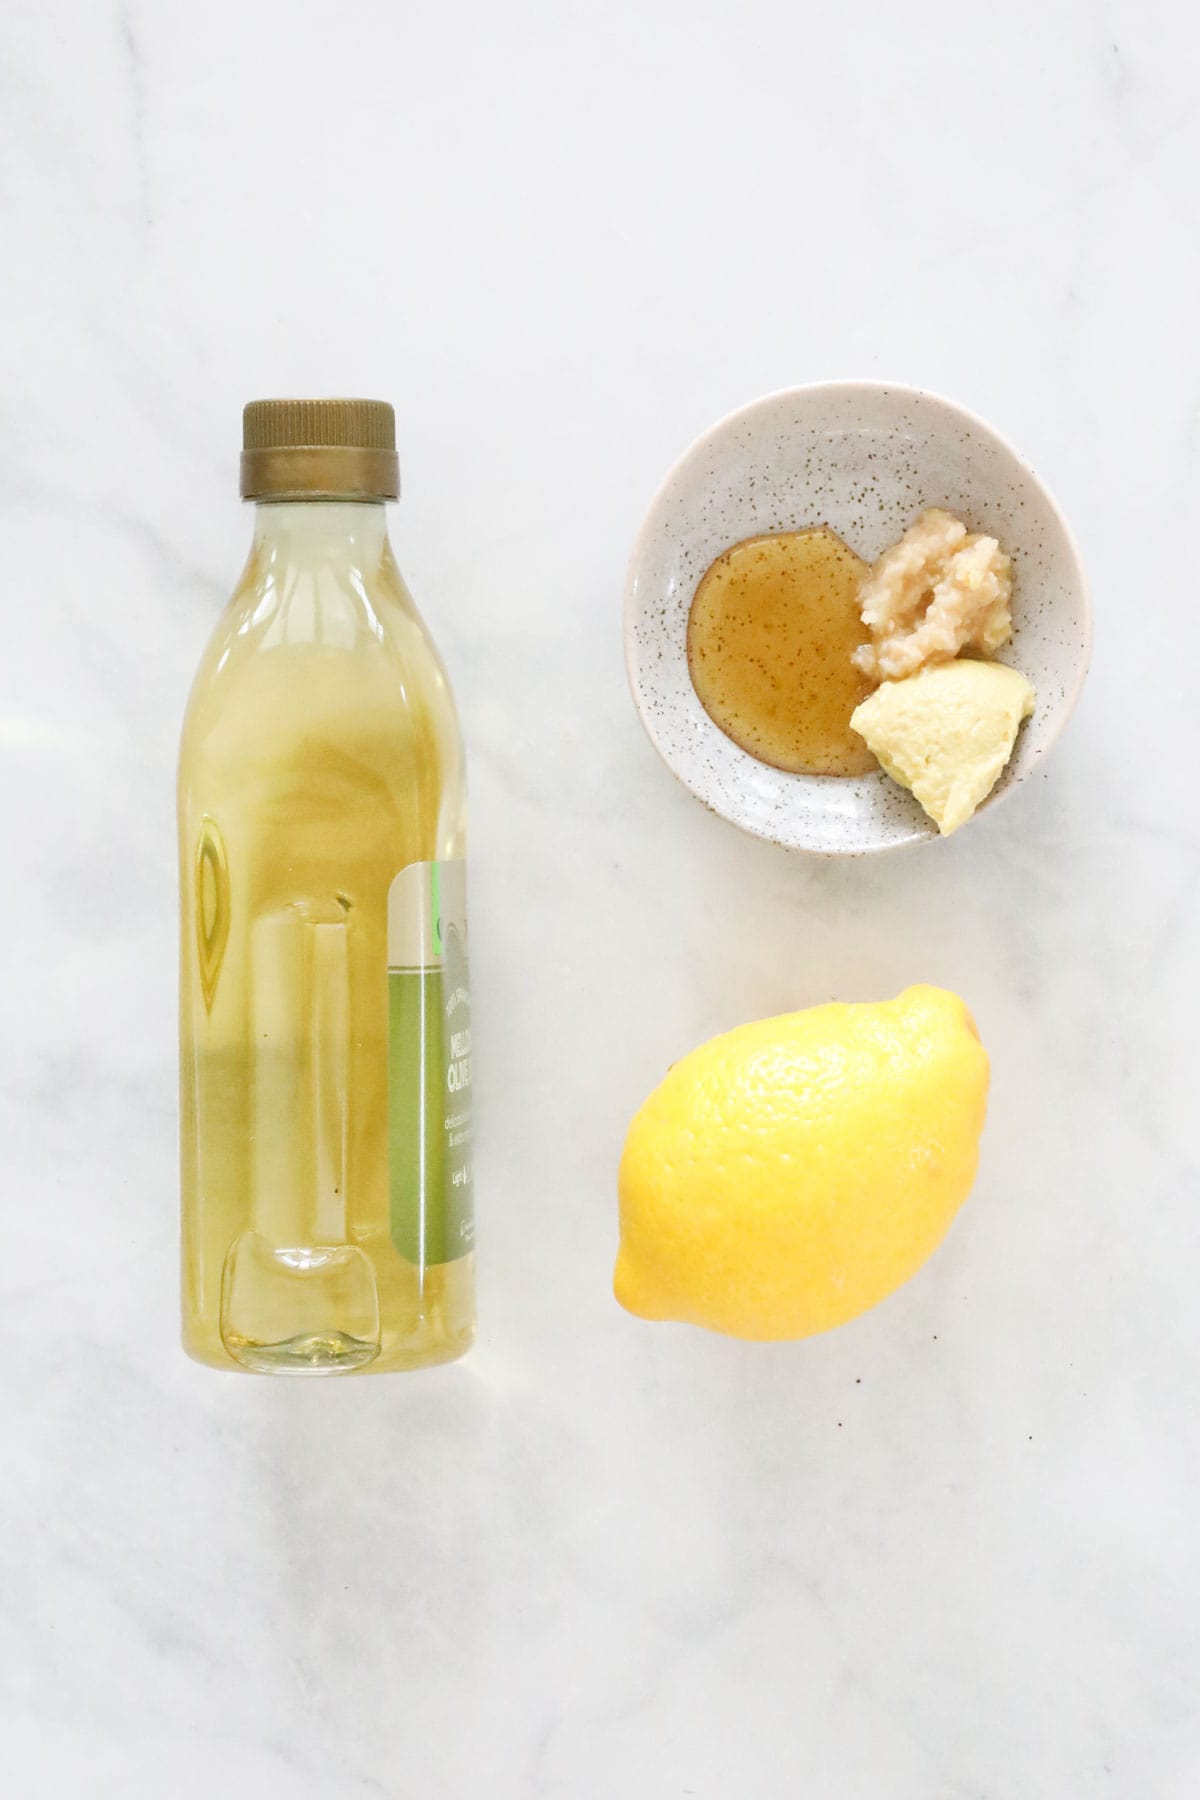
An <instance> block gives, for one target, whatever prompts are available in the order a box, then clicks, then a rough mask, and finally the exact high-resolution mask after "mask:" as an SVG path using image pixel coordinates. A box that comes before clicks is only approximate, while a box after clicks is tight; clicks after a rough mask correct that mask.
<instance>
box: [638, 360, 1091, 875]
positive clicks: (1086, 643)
mask: <svg viewBox="0 0 1200 1800" xmlns="http://www.w3.org/2000/svg"><path fill="white" fill-rule="evenodd" d="M836 392H842V393H868V392H871V393H877V394H879V393H886V394H896V395H899V396H901V397H904V396H907V397H908V398H910V399H913V400H917V401H921V402H924V401H928V400H931V401H933V402H934V404H935V405H937V406H941V407H944V408H945V409H946V411H947V412H949V413H952V414H953V415H955V416H956V417H957V418H959V419H961V420H962V421H963V422H964V423H965V424H966V425H969V426H971V427H972V428H973V429H974V430H976V431H979V432H982V433H983V435H984V436H985V437H986V438H990V439H991V440H992V442H993V443H995V444H997V445H998V446H999V447H1000V448H1001V449H1002V450H1004V451H1006V452H1007V454H1008V455H1009V456H1010V457H1011V458H1012V460H1013V461H1014V462H1015V463H1016V464H1017V465H1018V467H1019V468H1021V469H1022V470H1023V471H1024V473H1025V474H1026V475H1027V476H1028V477H1029V479H1030V480H1031V481H1033V482H1034V483H1035V484H1036V486H1037V487H1038V488H1039V489H1040V490H1041V492H1042V494H1043V496H1044V497H1045V500H1046V503H1047V505H1048V506H1049V508H1050V511H1051V513H1052V515H1053V517H1054V519H1055V521H1056V523H1057V525H1058V527H1059V529H1060V531H1061V532H1062V535H1063V540H1064V542H1065V544H1066V547H1067V550H1068V551H1069V553H1070V557H1071V561H1072V563H1073V565H1074V569H1075V573H1076V577H1077V583H1078V593H1079V603H1080V627H1081V643H1080V651H1079V656H1078V658H1077V659H1076V662H1075V665H1074V668H1073V671H1072V677H1071V681H1070V683H1069V685H1065V686H1064V691H1063V697H1062V700H1061V701H1060V702H1059V704H1058V706H1057V707H1055V709H1054V712H1053V714H1052V715H1051V718H1050V720H1049V721H1048V722H1047V725H1046V731H1047V736H1046V738H1045V739H1044V741H1043V743H1042V745H1041V747H1040V749H1039V750H1038V752H1037V755H1036V757H1035V759H1034V761H1033V762H1032V763H1031V764H1030V765H1029V767H1028V768H1026V769H1023V770H1022V771H1021V773H1020V774H1019V775H1018V776H1017V777H1016V779H1015V780H1013V781H1009V782H1006V783H1005V785H1004V786H1003V787H1002V788H1001V789H1000V791H999V792H998V793H996V792H993V793H991V794H989V795H988V797H987V799H986V800H984V802H983V804H982V805H981V806H980V807H979V808H978V809H977V811H976V812H975V813H973V814H972V816H971V818H970V819H968V820H967V821H966V825H964V827H963V828H962V829H964V830H965V829H966V826H969V825H972V824H974V822H975V820H976V819H977V818H978V817H979V816H980V814H981V813H984V812H988V811H990V810H991V809H992V808H993V807H995V806H1000V805H1002V804H1003V802H1004V801H1005V800H1006V799H1007V798H1008V796H1009V795H1010V794H1013V793H1015V792H1016V790H1017V789H1018V788H1019V787H1020V786H1021V784H1022V783H1023V782H1024V781H1026V780H1027V779H1028V777H1029V776H1030V775H1031V774H1032V773H1033V771H1034V769H1036V768H1037V766H1038V764H1039V763H1041V762H1042V761H1043V760H1044V758H1045V757H1046V756H1047V755H1048V754H1049V752H1050V751H1051V750H1052V749H1053V748H1054V746H1055V744H1057V742H1058V740H1059V738H1060V737H1061V736H1062V733H1063V731H1064V730H1065V728H1066V725H1067V721H1068V720H1069V719H1070V717H1071V715H1072V713H1073V712H1074V711H1075V708H1076V706H1077V705H1078V703H1079V696H1080V694H1081V692H1082V691H1083V684H1084V682H1085V681H1086V680H1087V676H1088V671H1089V670H1090V668H1091V663H1092V642H1093V611H1092V595H1091V584H1090V582H1089V580H1088V574H1087V565H1086V564H1085V562H1084V560H1083V554H1082V552H1081V550H1080V547H1079V540H1078V538H1077V537H1076V535H1075V533H1074V531H1073V530H1072V528H1071V524H1070V521H1069V520H1068V518H1067V515H1066V513H1065V512H1064V510H1063V508H1062V507H1061V505H1060V504H1059V501H1058V498H1057V496H1056V494H1055V493H1054V491H1053V489H1052V488H1051V487H1050V486H1049V485H1048V484H1047V482H1046V481H1044V480H1043V478H1042V476H1041V475H1039V474H1038V472H1037V470H1036V469H1035V468H1034V466H1033V464H1032V463H1031V462H1030V460H1029V458H1028V457H1027V456H1025V455H1024V454H1023V452H1022V451H1020V450H1018V448H1017V446H1016V445H1015V444H1014V443H1013V442H1012V440H1011V439H1010V438H1008V437H1006V436H1005V434H1004V433H1003V432H1002V431H997V429H996V427H995V426H994V425H991V424H989V423H988V421H987V420H986V419H985V418H983V417H982V416H981V415H980V414H979V413H976V412H972V410H971V409H970V407H967V406H964V405H963V404H962V403H961V401H958V400H951V399H950V398H949V397H948V396H947V395H945V394H942V393H939V392H938V391H937V390H936V389H935V388H926V387H917V386H915V385H914V384H913V383H912V382H905V381H877V380H872V379H870V378H868V377H865V376H862V377H859V376H851V377H834V378H831V379H830V380H827V381H805V382H801V383H799V384H798V385H797V386H795V387H784V388H771V389H769V390H768V392H767V393H765V394H759V395H758V396H757V398H755V399H753V400H747V401H745V402H744V403H743V404H742V405H741V406H735V407H734V408H733V409H732V411H730V412H727V413H723V414H722V415H721V417H720V418H719V419H716V420H714V422H713V423H712V424H711V425H709V426H708V427H707V428H706V429H705V430H704V431H702V432H700V433H699V435H698V436H697V437H695V438H693V439H692V441H691V443H690V444H688V445H687V447H686V448H685V449H684V450H683V451H681V452H680V454H679V455H678V456H677V457H676V458H675V460H674V462H673V463H672V464H671V465H670V467H669V468H668V470H667V472H666V474H665V475H664V476H663V478H662V480H661V481H660V482H659V484H658V486H657V487H656V488H655V490H654V493H653V495H652V496H651V498H650V501H649V504H648V505H647V507H646V509H645V511H644V513H643V514H642V520H641V524H640V525H639V526H638V529H637V532H636V534H635V536H634V540H633V547H632V549H631V550H630V553H629V558H628V561H627V563H626V567H625V584H624V591H623V600H622V608H621V628H622V637H623V640H624V646H623V647H624V656H625V677H626V680H627V682H628V684H629V691H630V694H631V695H632V698H633V703H634V707H635V708H636V710H637V715H638V718H639V719H640V720H641V724H642V729H643V731H644V732H645V734H646V736H647V737H648V738H649V740H650V743H651V744H652V746H653V748H654V751H655V754H656V755H657V757H658V759H659V761H660V762H661V763H662V764H663V765H664V766H665V767H666V768H667V769H669V770H670V772H671V774H672V775H673V776H674V777H675V780H676V781H677V782H678V783H679V784H680V786H681V787H682V788H683V789H684V790H685V791H686V792H687V793H689V794H690V795H691V796H692V798H693V799H694V800H697V801H699V803H700V805H701V806H702V807H704V809H705V811H706V812H710V813H712V814H713V815H714V816H715V817H716V818H718V819H722V820H724V822H725V823H726V824H727V825H732V826H733V827H734V829H735V830H737V831H745V832H747V833H749V835H750V836H751V837H756V838H758V839H760V840H761V841H762V842H763V843H767V844H776V845H778V846H779V848H780V849H782V850H788V851H795V852H798V853H799V854H801V855H804V856H839V857H841V856H846V857H859V856H879V855H882V854H883V853H884V852H886V851H889V850H906V849H908V848H909V847H910V846H911V845H914V844H925V843H929V842H938V841H940V839H941V833H940V832H939V831H938V830H937V827H936V826H935V825H934V824H933V821H932V820H930V821H929V829H928V830H927V831H925V830H922V831H914V832H913V834H912V835H911V836H910V837H905V838H899V839H893V840H890V841H887V842H873V843H869V844H862V845H859V846H858V847H856V848H854V849H848V848H847V849H842V848H837V847H832V848H829V847H823V848H822V847H818V846H816V845H813V844H787V843H784V841H783V840H782V839H781V838H779V837H778V836H776V835H775V833H774V832H771V831H768V830H766V829H764V828H763V827H762V826H759V825H755V824H753V823H750V822H749V821H747V822H745V823H743V821H742V820H741V819H735V818H731V817H730V815H729V814H728V813H727V812H723V811H722V810H721V809H720V807H718V806H715V805H714V804H713V803H712V801H711V800H706V799H705V798H704V796H703V795H702V794H699V793H697V791H696V789H695V788H694V787H693V786H692V785H691V783H690V782H689V781H688V780H687V779H686V777H685V776H684V775H682V774H681V773H680V771H679V770H678V769H677V768H676V767H675V765H674V763H673V762H671V761H669V760H668V758H667V756H666V754H665V752H664V751H663V749H662V746H661V745H660V744H659V741H658V738H657V736H656V734H655V732H654V730H653V728H652V725H651V722H650V716H649V712H648V709H647V707H646V706H645V705H644V704H643V700H642V694H641V689H640V685H639V682H638V679H637V674H636V671H635V668H634V657H633V646H634V626H635V623H636V618H637V614H636V610H635V604H634V592H633V590H634V576H635V571H636V569H637V567H638V565H639V563H640V562H641V561H642V558H643V555H644V545H645V540H646V537H647V535H648V533H649V530H650V526H651V522H652V520H653V519H654V518H655V517H656V516H657V514H658V513H659V511H660V509H661V507H662V506H663V504H664V503H665V500H666V498H667V495H668V492H669V490H670V488H671V487H672V485H673V483H674V482H675V479H676V477H677V476H678V475H679V474H680V472H681V471H682V470H683V468H684V466H685V464H686V463H688V462H689V461H690V460H691V459H692V457H693V456H695V455H696V454H697V452H699V451H701V450H703V449H705V448H706V447H707V446H709V445H711V444H713V443H714V442H715V441H716V440H717V439H718V438H720V437H722V436H723V435H724V434H725V433H726V432H728V431H729V430H730V429H731V428H732V427H734V426H735V425H737V424H739V423H740V422H741V421H742V420H743V419H745V418H746V417H747V415H748V414H750V413H754V412H757V411H758V410H759V409H760V408H761V407H764V406H767V405H769V404H771V403H772V402H776V401H781V400H791V399H795V398H797V397H799V396H801V395H803V396H811V395H814V394H818V393H822V394H832V393H836ZM714 729H715V730H718V731H719V730H720V726H717V725H714Z"/></svg>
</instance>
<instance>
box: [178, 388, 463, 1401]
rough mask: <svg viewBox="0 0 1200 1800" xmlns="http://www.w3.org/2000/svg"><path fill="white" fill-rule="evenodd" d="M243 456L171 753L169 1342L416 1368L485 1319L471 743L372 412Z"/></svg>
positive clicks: (327, 420)
mask: <svg viewBox="0 0 1200 1800" xmlns="http://www.w3.org/2000/svg"><path fill="white" fill-rule="evenodd" d="M244 445H245V448H244V451H243V455H242V494H243V497H244V498H246V499H250V500H253V501H255V503H256V513H255V526H254V540H253V544H252V547H251V551H250V557H249V561H248V562H247V564H246V568H245V571H244V573H243V575H242V578H241V581H240V582H239V584H238V587H237V589H236V591H235V593H234V595H233V598H232V600H231V601H230V602H229V605H228V606H227V608H226V610H225V612H224V614H223V615H222V617H221V619H220V621H219V622H218V624H217V627H216V630H215V632H214V634H213V637H212V639H211V641H210V643H209V646H208V649H207V651H206V652H205V655H204V658H203V660H202V662H201V665H200V669H199V672H198V674H197V676H196V680H195V685H194V687H193V689H192V695H191V700H190V702H189V705H188V710H187V716H186V719H185V722H184V727H183V739H182V745H181V750H180V762H179V852H180V882H181V891H182V936H181V985H180V1036H181V1112H182V1187H183V1337H184V1345H185V1348H186V1349H187V1350H188V1351H189V1352H190V1353H191V1354H192V1355H193V1356H195V1357H197V1358H198V1359H199V1360H200V1361H202V1362H205V1363H210V1364H213V1365H215V1366H217V1367H221V1368H227V1369H243V1370H253V1371H260V1372H266V1373H275V1372H283V1371H289V1372H298V1373H322V1372H330V1373H333V1372H338V1371H352V1370H366V1371H383V1370H392V1369H409V1368H417V1367H420V1366H422V1365H424V1364H427V1363H437V1362H444V1361H447V1360H449V1359H451V1358H453V1357H456V1356H459V1355H461V1354H462V1352H463V1351H464V1350H465V1349H466V1348H467V1347H468V1345H469V1344H470V1342H471V1339H472V1336H473V1332H474V1253H473V1242H474V1236H473V1233H474V1227H473V1216H472V1193H471V1163H470V1100H471V1090H470V1080H471V1060H470V1039H471V1025H470V1017H471V1013H470V999H469V986H468V974H467V936H466V914H465V882H464V861H463V858H464V854H465V836H464V833H465V787H464V770H463V751H462V742H461V738H460V734H459V728H458V721H457V717H456V714H455V710H454V702H453V699H452V697H451V693H450V688H449V686H448V683H447V680H446V675H445V672H444V670H443V668H442V665H441V663H440V661H439V659H438V655H437V652H436V650H435V649H434V646H433V643H432V641H431V639H430V637H429V635H428V633H427V631H426V629H425V627H424V625H423V623H422V621H421V619H420V617H419V615H418V613H417V611H416V608H415V607H414V605H413V602H412V599H411V597H410V595H409V593H408V590H407V588H406V587H405V585H404V581H403V579H402V577H401V575H400V571H399V569H398V568H397V566H396V563H395V561H394V559H393V556H392V551H391V548H390V545H389V543H388V535H387V524H386V518H385V504H384V503H385V502H386V501H387V500H394V499H395V498H396V497H397V495H398V491H399V490H398V476H397V464H396V454H395V426H394V420H393V414H392V409H391V407H390V406H386V405H383V404H381V403H379V402H373V401H359V400H323V401H311V400H278V401H274V400H270V401H256V402H253V403H252V404H251V405H250V406H248V407H247V408H246V411H245V418H244Z"/></svg>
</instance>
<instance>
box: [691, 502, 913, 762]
mask: <svg viewBox="0 0 1200 1800" xmlns="http://www.w3.org/2000/svg"><path fill="white" fill-rule="evenodd" d="M868 572H869V571H868V565H867V564H866V563H865V562H864V561H863V560H862V558H861V557H860V556H856V555H855V554H854V552H853V550H851V548H850V546H849V545H848V544H844V543H843V542H842V540H841V538H840V537H838V535H837V533H836V532H833V531H831V530H830V529H829V527H828V526H827V525H818V526H815V527H813V528H811V529H809V530H807V531H785V532H780V533H778V534H776V535H772V536H769V537H752V538H745V539H744V540H743V541H742V542H741V543H740V544H734V545H733V546H732V547H731V548H730V549H728V550H725V551H723V552H722V554H721V555H720V556H718V558H717V560H716V561H715V562H714V563H713V565H712V567H711V568H710V569H709V570H708V572H707V573H706V574H705V576H704V577H703V579H702V581H701V582H700V585H699V587H698V588H697V589H696V593H695V597H694V598H693V600H692V607H691V612H690V613H689V614H688V631H687V657H688V671H689V673H690V675H691V678H692V685H693V687H694V688H695V690H696V693H697V695H698V696H699V699H700V702H701V704H702V706H703V707H704V710H705V711H706V712H707V713H708V715H709V717H710V718H711V719H712V720H713V721H714V723H715V724H717V725H719V726H720V728H721V730H722V731H723V732H724V733H725V734H726V736H727V737H731V738H732V739H733V741H734V743H735V744H738V745H740V746H741V748H742V749H743V750H746V751H748V752H749V753H750V755H751V756H755V757H757V758H758V760H759V761H760V762H765V763H770V764H771V765H772V766H773V767H774V768H777V769H786V770H787V771H788V772H789V773H790V774H795V775H866V774H869V773H870V772H871V771H872V770H873V769H875V768H877V767H878V765H877V763H876V761H875V758H874V756H873V755H872V754H871V752H870V751H869V750H868V749H867V746H866V745H865V744H864V742H863V740H862V739H861V738H860V737H859V736H858V734H857V732H854V731H852V730H851V729H850V715H851V713H852V712H853V711H854V709H855V707H856V706H857V705H858V704H859V702H860V700H865V699H866V697H867V695H868V694H869V693H871V691H872V686H873V684H872V683H871V682H870V681H869V680H868V679H867V677H866V676H865V675H863V674H862V673H861V671H860V670H858V669H857V668H855V666H854V664H853V663H852V662H851V660H850V659H851V656H852V654H853V652H854V651H855V650H856V649H857V647H858V645H859V644H860V643H861V642H862V639H863V624H862V619H861V617H860V616H859V610H858V586H859V582H860V581H861V580H862V578H863V576H864V575H866V574H867V573H868Z"/></svg>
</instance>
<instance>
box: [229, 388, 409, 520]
mask: <svg viewBox="0 0 1200 1800" xmlns="http://www.w3.org/2000/svg"><path fill="white" fill-rule="evenodd" d="M399 498H400V464H399V462H398V461H397V458H396V415H395V413H394V412H393V411H392V408H391V407H390V406H389V405H388V403H387V401H386V400H251V402H250V404H249V405H248V406H247V407H246V408H245V410H244V411H243V413H242V499H243V500H398V499H399Z"/></svg>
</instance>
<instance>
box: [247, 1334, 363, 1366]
mask: <svg viewBox="0 0 1200 1800" xmlns="http://www.w3.org/2000/svg"><path fill="white" fill-rule="evenodd" d="M225 1348H226V1349H227V1350H228V1352H229V1354H230V1356H231V1357H232V1358H233V1360H234V1362H236V1363H237V1364H238V1365H239V1366H240V1367H241V1368H243V1369H249V1370H250V1371H251V1372H252V1373H253V1374H255V1375H337V1374H340V1373H341V1372H342V1370H344V1369H363V1368H365V1367H366V1366H367V1364H368V1363H370V1362H374V1360H375V1358H376V1357H377V1356H378V1355H379V1345H378V1343H377V1342H375V1343H370V1342H364V1340H363V1339H362V1338H354V1337H351V1336H350V1335H349V1333H347V1332H344V1331H335V1332H309V1333H301V1334H300V1336H298V1337H294V1338H288V1339H287V1341H286V1342H285V1343H281V1344H256V1343H251V1342H249V1341H248V1340H245V1339H243V1340H241V1341H239V1340H237V1339H236V1338H233V1339H231V1338H226V1339H225Z"/></svg>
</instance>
